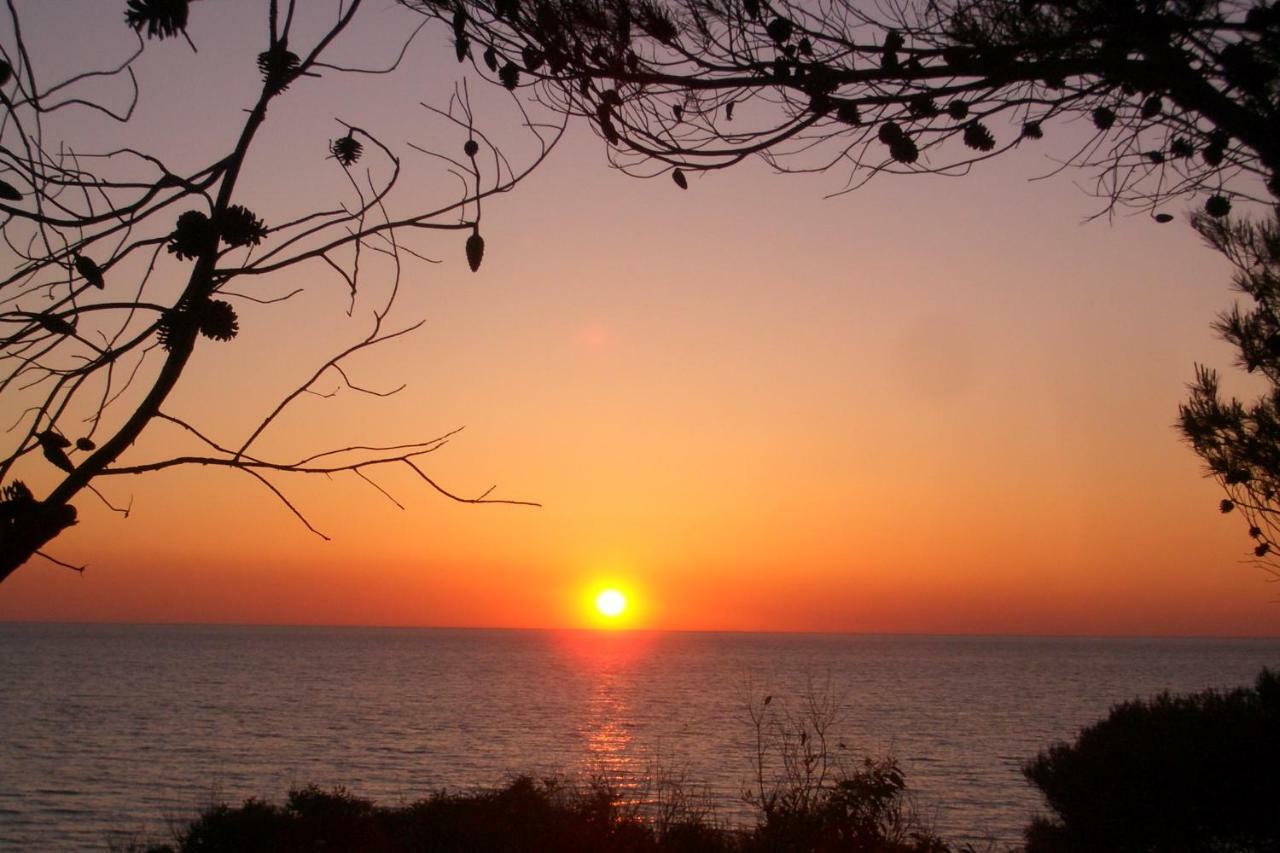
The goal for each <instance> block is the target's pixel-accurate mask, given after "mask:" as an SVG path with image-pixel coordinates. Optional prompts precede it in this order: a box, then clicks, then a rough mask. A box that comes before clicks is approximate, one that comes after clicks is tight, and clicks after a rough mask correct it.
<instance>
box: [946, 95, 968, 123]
mask: <svg viewBox="0 0 1280 853" xmlns="http://www.w3.org/2000/svg"><path fill="white" fill-rule="evenodd" d="M947 115H949V116H951V117H952V118H953V119H955V120H956V121H962V120H963V119H964V118H966V117H967V116H968V115H969V105H968V104H966V103H965V102H964V101H960V100H956V101H952V102H951V103H949V104H947Z"/></svg>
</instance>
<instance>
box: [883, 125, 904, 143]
mask: <svg viewBox="0 0 1280 853" xmlns="http://www.w3.org/2000/svg"><path fill="white" fill-rule="evenodd" d="M876 135H877V136H878V137H880V141H881V142H883V143H884V144H885V145H892V144H893V143H894V142H895V141H896V140H899V139H902V138H903V137H904V136H905V134H904V133H903V132H902V128H901V127H899V126H898V123H897V122H893V121H886V122H885V123H884V124H882V125H880V129H879V130H877V131H876Z"/></svg>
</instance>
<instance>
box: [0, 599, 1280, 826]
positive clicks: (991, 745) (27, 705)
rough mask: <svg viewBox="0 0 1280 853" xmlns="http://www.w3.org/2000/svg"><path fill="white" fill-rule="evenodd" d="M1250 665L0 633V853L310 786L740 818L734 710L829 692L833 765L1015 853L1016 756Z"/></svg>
mask: <svg viewBox="0 0 1280 853" xmlns="http://www.w3.org/2000/svg"><path fill="white" fill-rule="evenodd" d="M1263 666H1270V667H1272V668H1280V639H1223V640H1214V639H1093V638H1031V637H1026V638H1000V637H935V636H859V635H813V634H715V633H609V632H589V631H499V630H461V629H412V630H411V629H372V628H368V629H366V628H296V627H289V628H273V627H232V626H226V627H221V626H217V627H215V626H128V625H45V624H22V623H0V685H3V687H4V689H3V690H0V730H3V731H4V732H5V737H4V738H3V739H0V848H3V849H10V848H13V849H43V850H73V849H105V847H106V844H107V841H108V840H109V838H111V837H114V836H113V834H114V833H123V834H126V835H131V834H142V835H147V836H150V837H155V838H163V837H164V836H165V833H166V831H167V829H166V820H168V819H170V818H177V819H179V820H181V819H183V818H188V817H192V816H194V814H195V813H196V812H197V811H198V810H199V809H200V808H202V807H204V806H207V805H209V804H210V803H211V802H212V801H217V800H225V801H229V802H232V803H236V802H239V801H240V800H242V799H244V798H246V797H250V796H256V797H261V798H265V799H273V800H280V799H282V798H283V797H284V795H285V793H286V791H287V790H288V788H289V787H290V786H295V785H305V784H309V783H316V784H319V785H321V786H333V785H344V786H346V787H347V788H348V789H350V790H351V791H352V792H353V793H355V794H357V795H360V796H365V797H371V798H374V799H377V800H380V801H384V802H390V803H396V802H401V801H407V800H413V799H416V798H419V797H423V796H426V795H428V794H430V793H431V792H432V791H434V790H438V789H439V788H441V787H449V788H466V787H471V786H477V785H482V786H483V785H497V784H501V783H503V782H504V781H506V780H507V779H509V778H510V777H511V776H512V775H514V774H519V773H535V774H565V775H579V774H596V775H604V776H606V777H609V778H611V779H613V780H615V781H617V782H619V783H620V784H624V785H625V784H629V783H630V782H632V781H634V780H636V779H639V778H643V777H644V776H645V775H646V774H649V773H651V772H652V771H653V770H654V768H655V767H659V766H661V767H664V768H667V769H669V770H675V771H678V772H682V773H683V774H684V776H685V778H686V779H687V780H688V781H689V782H691V783H695V784H697V783H705V785H707V786H708V787H709V790H710V791H711V793H712V795H713V796H714V797H715V799H716V801H717V803H718V805H719V808H720V814H721V815H722V816H723V817H724V818H726V819H728V820H731V821H732V820H747V819H749V817H750V816H749V812H748V811H747V810H746V809H745V808H744V806H743V804H742V801H741V792H742V790H743V788H744V787H745V786H746V785H747V784H748V782H749V779H750V778H751V776H752V764H751V761H752V750H753V747H752V738H753V730H752V728H751V724H750V720H749V719H748V716H747V713H746V707H747V703H748V701H750V698H751V697H752V696H755V697H756V698H757V699H759V697H761V696H763V695H765V694H768V695H772V696H774V697H776V701H777V702H779V703H796V702H797V701H798V700H799V699H800V698H801V697H802V696H803V694H804V693H805V692H806V691H809V690H823V689H828V688H829V689H830V691H831V692H832V693H833V695H835V697H836V698H837V699H838V700H839V702H840V709H841V716H840V719H839V720H838V721H837V722H836V724H835V726H834V727H833V733H834V735H835V741H836V742H838V743H841V744H843V745H844V747H843V748H841V747H837V749H838V750H840V754H841V755H843V756H847V757H848V758H849V759H850V760H856V759H858V758H860V757H861V756H862V755H865V754H870V755H880V754H883V753H885V752H889V751H891V752H892V753H893V754H895V755H896V756H898V758H899V759H900V760H901V761H902V763H903V766H904V769H905V770H906V774H907V781H908V784H909V786H910V788H911V789H912V790H914V791H915V792H916V793H917V794H918V797H919V803H920V805H921V807H922V808H923V809H924V811H925V813H926V815H928V816H930V817H931V818H932V820H933V822H934V824H935V826H936V829H937V830H938V831H939V832H940V833H941V834H942V835H943V836H944V837H947V838H949V839H951V840H964V839H974V840H980V839H983V838H986V837H988V836H992V837H995V838H997V839H1000V840H1004V841H1009V842H1014V841H1017V840H1018V839H1019V837H1020V833H1021V829H1022V827H1023V826H1024V825H1025V824H1026V822H1027V819H1028V818H1029V816H1030V815H1031V814H1032V813H1033V812H1035V811H1036V810H1037V809H1038V808H1039V807H1040V802H1039V797H1038V794H1037V793H1036V792H1035V791H1034V790H1033V789H1031V788H1030V787H1029V786H1028V785H1027V784H1026V783H1025V782H1024V781H1023V780H1022V776H1021V771H1020V766H1021V763H1022V762H1023V761H1025V760H1026V759H1028V758H1030V757H1032V756H1034V755H1035V753H1036V752H1037V751H1038V750H1040V749H1042V748H1043V747H1045V746H1047V745H1049V744H1050V743H1051V742H1053V741H1055V740H1060V739H1070V738H1072V737H1074V735H1075V734H1076V733H1077V732H1078V730H1079V729H1080V727H1081V726H1084V725H1087V724H1088V723H1090V722H1093V721H1094V720H1096V719H1099V718H1100V717H1101V716H1103V715H1104V714H1105V713H1106V712H1107V710H1108V708H1109V707H1110V706H1111V705H1113V704H1115V703H1117V702H1120V701H1123V700H1126V699H1130V698H1134V697H1138V696H1150V695H1152V694H1154V693H1156V692H1159V691H1161V690H1171V691H1174V692H1189V691H1193V690H1200V689H1204V688H1207V687H1234V686H1241V685H1245V684H1248V683H1250V682H1252V680H1253V678H1254V677H1255V676H1256V675H1257V673H1258V671H1259V670H1260V669H1261V668H1262V667H1263ZM793 707H794V704H793Z"/></svg>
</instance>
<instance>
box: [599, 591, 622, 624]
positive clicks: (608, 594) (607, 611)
mask: <svg viewBox="0 0 1280 853" xmlns="http://www.w3.org/2000/svg"><path fill="white" fill-rule="evenodd" d="M626 609H627V597H626V596H625V595H623V594H622V593H621V592H619V591H618V590H616V589H606V590H603V591H602V592H601V593H600V594H599V595H597V596H596V610H597V611H599V613H600V615H601V616H605V617H607V618H610V619H613V618H616V617H618V616H621V615H622V614H623V613H624V612H625V611H626Z"/></svg>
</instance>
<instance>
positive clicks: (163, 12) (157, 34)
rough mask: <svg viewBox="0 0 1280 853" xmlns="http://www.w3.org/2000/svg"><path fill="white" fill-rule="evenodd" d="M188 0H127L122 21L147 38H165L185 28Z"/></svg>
mask: <svg viewBox="0 0 1280 853" xmlns="http://www.w3.org/2000/svg"><path fill="white" fill-rule="evenodd" d="M188 11H189V10H188V0H129V3H128V5H127V6H126V7H125V10H124V22H125V23H126V24H128V25H129V26H131V27H133V29H134V30H135V31H137V32H139V33H140V32H142V28H143V27H146V28H147V38H159V39H165V38H169V37H171V36H176V35H177V34H178V33H180V32H184V31H185V30H186V29H187V12H188Z"/></svg>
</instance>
